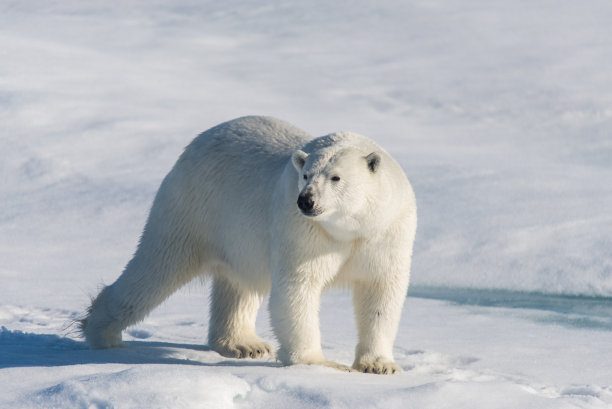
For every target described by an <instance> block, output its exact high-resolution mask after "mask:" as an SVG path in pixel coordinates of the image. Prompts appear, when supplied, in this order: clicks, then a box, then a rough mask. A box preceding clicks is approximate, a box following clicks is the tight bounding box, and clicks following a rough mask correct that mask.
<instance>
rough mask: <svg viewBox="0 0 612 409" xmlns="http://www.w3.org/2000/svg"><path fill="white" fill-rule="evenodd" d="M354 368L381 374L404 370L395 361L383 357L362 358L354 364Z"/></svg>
mask: <svg viewBox="0 0 612 409" xmlns="http://www.w3.org/2000/svg"><path fill="white" fill-rule="evenodd" d="M353 368H354V369H356V370H358V371H360V372H364V373H373V374H379V375H391V374H395V373H400V372H401V371H402V370H401V368H400V367H399V366H398V365H397V364H396V363H395V362H393V361H390V360H387V359H382V358H377V359H374V360H360V361H359V362H356V363H355V364H354V365H353Z"/></svg>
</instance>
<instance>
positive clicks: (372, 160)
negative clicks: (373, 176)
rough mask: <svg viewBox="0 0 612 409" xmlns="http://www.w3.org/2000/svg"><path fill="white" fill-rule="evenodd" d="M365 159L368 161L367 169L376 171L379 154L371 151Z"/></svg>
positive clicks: (378, 163)
mask: <svg viewBox="0 0 612 409" xmlns="http://www.w3.org/2000/svg"><path fill="white" fill-rule="evenodd" d="M365 159H366V161H367V162H368V169H370V172H372V173H374V172H376V171H377V170H378V166H379V165H380V155H379V154H378V153H377V152H372V153H370V154H369V155H368V156H366V157H365Z"/></svg>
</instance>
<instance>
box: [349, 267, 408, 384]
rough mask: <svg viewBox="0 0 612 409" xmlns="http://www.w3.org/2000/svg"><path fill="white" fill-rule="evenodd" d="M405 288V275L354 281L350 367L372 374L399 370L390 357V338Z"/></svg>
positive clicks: (392, 337) (395, 330)
mask: <svg viewBox="0 0 612 409" xmlns="http://www.w3.org/2000/svg"><path fill="white" fill-rule="evenodd" d="M407 290H408V277H407V276H406V277H403V278H401V279H396V280H380V281H372V282H367V283H366V282H359V283H357V284H355V289H354V295H353V303H354V305H355V315H356V320H357V326H358V332H359V343H358V344H357V348H356V350H355V362H354V363H353V368H354V369H356V370H358V371H361V372H366V373H375V374H393V373H397V372H401V369H400V367H399V366H398V365H397V364H396V363H395V362H394V361H393V342H394V341H395V335H396V334H397V327H398V325H399V320H400V315H401V312H402V307H403V305H404V300H405V298H406V292H407Z"/></svg>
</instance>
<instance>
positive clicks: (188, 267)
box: [79, 230, 200, 349]
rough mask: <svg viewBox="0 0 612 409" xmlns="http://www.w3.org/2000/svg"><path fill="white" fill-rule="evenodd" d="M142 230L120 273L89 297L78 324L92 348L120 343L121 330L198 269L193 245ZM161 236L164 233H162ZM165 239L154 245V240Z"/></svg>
mask: <svg viewBox="0 0 612 409" xmlns="http://www.w3.org/2000/svg"><path fill="white" fill-rule="evenodd" d="M160 236H161V235H153V234H151V233H149V232H147V231H146V230H145V234H144V235H143V239H142V241H141V244H140V245H139V247H138V250H137V251H136V254H135V255H134V257H133V258H132V260H130V262H129V263H128V264H127V266H126V267H125V270H124V271H123V273H122V274H121V276H120V277H119V278H118V279H117V280H116V281H115V282H114V283H113V284H111V285H109V286H106V287H104V288H103V289H102V291H101V292H100V294H98V296H97V297H96V298H95V299H93V300H92V303H91V306H90V307H89V309H88V311H87V315H86V316H85V318H83V319H82V320H80V323H79V326H80V330H81V332H82V334H83V335H84V337H85V340H86V341H87V343H88V344H89V346H90V347H92V348H94V349H102V348H113V347H118V346H122V342H121V332H122V331H123V330H124V329H125V328H126V327H128V326H130V325H133V324H136V323H137V322H140V321H142V320H143V319H144V318H145V317H146V316H147V315H148V314H149V312H151V310H153V308H155V307H157V306H158V305H159V304H161V303H162V302H163V301H164V300H165V299H166V298H168V297H169V296H170V295H171V294H172V293H173V292H175V291H176V290H178V289H179V288H180V287H181V286H183V285H184V284H185V283H187V282H188V281H189V280H191V279H192V278H193V277H195V276H196V275H197V274H198V273H199V272H200V263H199V258H198V257H197V251H196V250H195V249H194V248H193V246H189V245H186V243H185V241H181V240H175V238H174V237H169V238H168V239H167V240H165V241H164V240H162V239H160V238H159V237H160ZM161 237H162V238H163V236H161ZM156 240H157V241H158V242H164V243H168V244H167V247H166V248H159V247H156V246H155V245H154V244H155V243H154V242H155V241H156Z"/></svg>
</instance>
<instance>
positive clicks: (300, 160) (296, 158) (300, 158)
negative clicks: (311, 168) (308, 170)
mask: <svg viewBox="0 0 612 409" xmlns="http://www.w3.org/2000/svg"><path fill="white" fill-rule="evenodd" d="M307 157H308V154H307V153H306V152H304V151H301V150H299V149H298V150H297V151H295V152H293V155H291V162H293V166H294V167H295V169H296V170H297V171H298V172H301V171H302V168H303V167H304V164H305V163H306V158H307Z"/></svg>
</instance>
